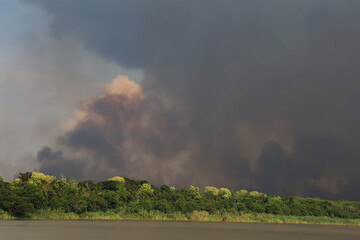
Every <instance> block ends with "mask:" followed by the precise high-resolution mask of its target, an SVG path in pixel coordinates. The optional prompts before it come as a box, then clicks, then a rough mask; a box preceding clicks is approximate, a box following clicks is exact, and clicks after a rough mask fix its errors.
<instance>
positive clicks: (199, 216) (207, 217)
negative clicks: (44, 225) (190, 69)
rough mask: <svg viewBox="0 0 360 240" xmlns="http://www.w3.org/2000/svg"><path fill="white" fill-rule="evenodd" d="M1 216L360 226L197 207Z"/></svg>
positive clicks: (351, 222) (347, 221)
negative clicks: (177, 210)
mask: <svg viewBox="0 0 360 240" xmlns="http://www.w3.org/2000/svg"><path fill="white" fill-rule="evenodd" d="M0 219H1V220H14V219H15V220H16V219H29V220H150V221H190V222H244V223H291V224H325V225H355V226H360V219H344V218H335V217H334V218H331V217H323V216H320V217H317V216H285V215H273V214H250V213H244V214H241V215H239V214H209V213H208V212H206V211H201V212H199V211H194V212H193V213H192V214H186V215H185V214H181V213H172V214H166V213H162V212H158V211H150V212H146V211H144V212H141V213H136V214H135V213H134V214H129V213H126V214H125V213H121V212H120V213H114V212H87V213H82V214H76V213H64V212H56V211H49V210H38V211H36V212H34V213H31V214H30V215H29V216H28V217H26V218H16V217H14V216H11V215H9V214H8V213H5V212H2V213H1V214H0Z"/></svg>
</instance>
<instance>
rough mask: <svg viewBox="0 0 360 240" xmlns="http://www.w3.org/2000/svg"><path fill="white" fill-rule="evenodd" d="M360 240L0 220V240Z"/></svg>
mask: <svg viewBox="0 0 360 240" xmlns="http://www.w3.org/2000/svg"><path fill="white" fill-rule="evenodd" d="M22 239H24V240H25V239H26V240H43V239H44V240H45V239H46V240H60V239H61V240H71V239H76V240H83V239H84V240H85V239H86V240H95V239H96V240H98V239H100V240H102V239H104V240H105V239H111V240H112V239H117V240H118V239H125V240H140V239H141V240H142V239H150V240H153V239H154V240H155V239H156V240H162V239H164V240H167V239H174V240H177V239H186V240H191V239H196V240H202V239H204V240H212V239H214V240H215V239H216V240H219V239H220V240H227V239H249V240H260V239H276V240H282V239H284V240H285V239H286V240H291V239H306V240H311V239H324V240H332V239H336V240H347V239H354V240H360V227H355V226H326V225H300V224H299V225H293V224H261V223H205V222H162V221H157V222H154V221H34V220H33V221H26V220H17V221H0V240H22Z"/></svg>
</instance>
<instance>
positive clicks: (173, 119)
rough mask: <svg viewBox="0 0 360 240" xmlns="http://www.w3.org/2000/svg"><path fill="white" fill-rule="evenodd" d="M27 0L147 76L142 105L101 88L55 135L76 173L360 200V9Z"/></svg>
mask: <svg viewBox="0 0 360 240" xmlns="http://www.w3.org/2000/svg"><path fill="white" fill-rule="evenodd" d="M30 2H33V3H36V4H37V5H38V6H39V7H41V8H42V9H44V10H45V11H46V12H47V13H48V14H49V19H50V24H51V27H52V32H53V34H54V36H56V37H65V36H66V37H68V36H70V37H73V38H76V39H79V40H81V41H82V42H83V43H84V45H85V46H87V48H88V49H90V50H92V51H94V52H96V53H97V54H99V55H101V56H103V57H106V58H108V59H111V60H113V61H115V62H117V63H118V64H120V65H123V66H126V67H130V68H138V69H143V70H144V71H145V79H144V82H143V84H142V86H143V88H144V90H143V94H144V96H143V97H138V98H135V99H134V98H131V97H128V96H126V95H124V94H113V93H111V92H107V93H105V95H104V96H102V97H99V98H97V99H94V100H93V102H91V103H89V104H87V105H86V108H87V109H86V111H87V116H88V117H89V118H88V119H86V120H82V121H80V122H79V123H78V124H77V125H76V126H75V127H74V128H73V129H72V130H70V131H69V132H68V133H66V134H65V135H64V136H62V137H60V139H59V145H61V146H60V147H64V148H66V149H68V154H69V155H74V154H79V156H77V159H84V156H83V155H82V154H85V155H86V156H88V159H91V160H89V164H85V165H86V168H84V172H83V173H82V174H80V175H79V176H85V177H87V176H91V174H90V173H91V170H95V169H98V171H97V172H98V176H99V177H103V176H108V175H110V174H113V173H116V174H117V173H119V174H122V175H131V176H134V177H144V178H148V179H150V180H153V181H155V182H156V183H162V182H166V183H168V184H174V185H182V186H183V185H186V184H190V183H191V184H197V185H204V184H212V185H217V186H220V185H226V186H230V187H233V188H241V187H244V188H245V187H246V188H256V189H258V190H261V191H265V192H270V193H274V194H276V193H282V194H302V195H305V196H320V197H329V198H347V199H357V200H359V199H360V192H359V190H358V189H360V185H359V182H360V181H359V177H358V174H357V172H358V171H359V170H360V163H359V159H360V150H358V146H359V144H360V125H359V117H360V111H358V107H359V104H360V94H359V87H360V82H359V77H360V70H359V69H360V68H359V62H360V61H359V60H360V59H359V58H360V57H359V56H360V47H359V42H360V27H359V24H358V21H359V16H358V12H359V10H360V2H359V1H355V0H354V1H338V0H329V1H321V0H318V1H301V0H293V1H289V0H286V1H285V0H275V1H253V0H252V1H222V2H221V3H220V2H219V1H191V2H184V1H146V2H144V1H105V2H98V1H77V2H76V3H74V2H73V1H42V0H31V1H30ZM99 119H101V121H100V120H99ZM80 153H81V154H80ZM81 157H82V158H81ZM77 161H81V160H77ZM56 164H59V165H61V164H63V161H62V160H61V161H54V163H52V166H53V169H56ZM44 166H46V165H45V164H44V165H43V169H44V170H47V168H46V167H44ZM89 166H92V167H89ZM69 168H70V167H69Z"/></svg>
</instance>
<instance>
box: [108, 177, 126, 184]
mask: <svg viewBox="0 0 360 240" xmlns="http://www.w3.org/2000/svg"><path fill="white" fill-rule="evenodd" d="M108 181H116V182H122V183H125V179H124V178H123V177H119V176H115V177H112V178H109V179H108Z"/></svg>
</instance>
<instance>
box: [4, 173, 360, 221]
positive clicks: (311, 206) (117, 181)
mask: <svg viewBox="0 0 360 240" xmlns="http://www.w3.org/2000/svg"><path fill="white" fill-rule="evenodd" d="M12 217H30V218H34V219H80V218H81V219H122V218H131V219H144V218H151V219H183V220H187V219H190V220H199V219H201V220H206V221H218V220H219V221H221V219H225V220H229V221H263V222H266V221H268V222H291V221H300V222H309V221H313V222H319V223H324V222H326V223H331V222H334V221H335V222H336V223H354V222H356V221H358V220H359V219H360V203H359V202H350V201H330V200H321V199H318V198H302V197H296V196H283V197H280V196H272V195H269V196H268V195H266V194H264V193H260V192H257V191H251V192H248V191H247V190H240V191H237V192H232V191H231V190H229V189H227V188H219V189H218V188H216V187H206V188H205V191H204V192H203V193H201V192H200V189H199V188H198V187H194V186H190V187H183V188H180V189H175V188H173V187H169V186H167V185H162V186H161V187H160V188H157V187H156V186H153V185H151V184H150V183H149V182H148V181H145V180H133V179H129V178H122V177H113V178H110V179H108V180H106V181H101V182H98V183H95V182H94V181H93V180H86V181H79V182H77V181H76V180H75V179H73V178H71V177H68V178H66V179H60V180H58V179H56V178H55V177H53V176H49V175H45V174H42V173H31V172H28V173H20V174H19V178H18V180H16V181H11V182H6V181H4V180H3V179H2V178H1V177H0V219H11V218H12ZM333 219H335V220H333ZM339 219H342V220H339Z"/></svg>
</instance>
